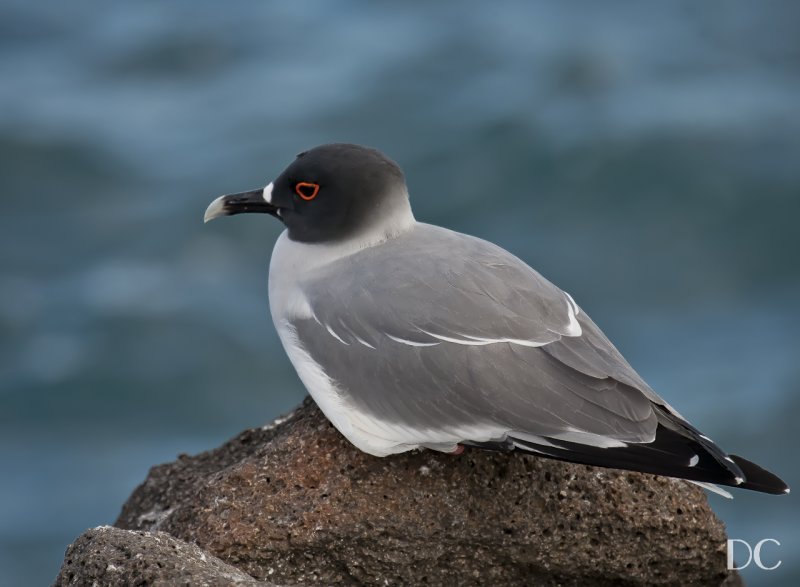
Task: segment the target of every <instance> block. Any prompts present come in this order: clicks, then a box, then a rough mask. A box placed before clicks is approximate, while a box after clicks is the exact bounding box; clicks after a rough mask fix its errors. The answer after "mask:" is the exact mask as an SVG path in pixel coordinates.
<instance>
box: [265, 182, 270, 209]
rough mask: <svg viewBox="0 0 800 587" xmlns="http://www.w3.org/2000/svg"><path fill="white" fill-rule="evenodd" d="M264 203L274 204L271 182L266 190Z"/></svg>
mask: <svg viewBox="0 0 800 587" xmlns="http://www.w3.org/2000/svg"><path fill="white" fill-rule="evenodd" d="M264 201H265V202H266V203H267V204H271V203H272V182H269V183H268V184H267V185H266V187H265V188H264Z"/></svg>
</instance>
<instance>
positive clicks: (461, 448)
mask: <svg viewBox="0 0 800 587" xmlns="http://www.w3.org/2000/svg"><path fill="white" fill-rule="evenodd" d="M462 452H464V445H463V444H457V445H456V449H455V450H454V451H451V452H449V453H447V454H451V455H460V454H461V453H462Z"/></svg>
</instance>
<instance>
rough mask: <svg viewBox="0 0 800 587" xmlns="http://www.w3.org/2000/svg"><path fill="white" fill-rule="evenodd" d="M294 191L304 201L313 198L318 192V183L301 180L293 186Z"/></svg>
mask: <svg viewBox="0 0 800 587" xmlns="http://www.w3.org/2000/svg"><path fill="white" fill-rule="evenodd" d="M294 191H295V193H296V194H297V195H298V196H300V197H301V198H303V199H304V200H305V201H306V202H308V201H311V200H313V199H314V198H316V197H317V194H318V193H319V184H318V183H311V182H308V181H301V182H300V183H298V184H296V185H295V186H294Z"/></svg>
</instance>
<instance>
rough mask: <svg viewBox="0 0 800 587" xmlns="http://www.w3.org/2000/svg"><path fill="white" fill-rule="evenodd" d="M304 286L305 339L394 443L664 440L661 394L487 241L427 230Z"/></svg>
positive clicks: (551, 290) (539, 280) (564, 298)
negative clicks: (514, 438)
mask: <svg viewBox="0 0 800 587" xmlns="http://www.w3.org/2000/svg"><path fill="white" fill-rule="evenodd" d="M301 285H302V290H303V292H304V293H305V295H306V296H307V298H308V301H309V305H310V307H311V309H312V312H313V315H314V316H313V318H310V319H301V320H296V321H294V322H293V323H292V326H293V328H294V330H295V332H296V334H297V336H298V338H299V340H300V342H301V343H302V345H303V346H304V347H305V349H306V351H307V352H308V353H309V354H310V356H311V357H312V358H313V359H314V361H315V362H317V363H319V364H320V365H321V366H322V368H323V369H324V371H325V372H326V374H327V375H328V376H329V377H331V378H332V379H333V380H334V381H335V382H336V383H337V384H338V387H339V388H340V390H341V391H342V393H344V394H345V395H346V396H347V397H346V400H347V402H348V403H350V404H351V405H354V406H356V407H357V409H358V410H359V411H361V412H362V413H364V414H368V415H369V416H371V417H373V418H374V419H375V420H377V421H380V422H383V423H385V424H386V427H387V430H386V434H387V435H389V434H396V435H400V436H402V435H403V434H404V433H406V434H407V435H408V437H409V439H410V438H411V437H414V435H417V436H419V437H425V438H426V439H428V443H429V444H433V443H435V442H436V441H437V440H442V441H443V442H447V439H451V438H452V437H453V436H452V435H456V436H458V435H459V434H463V435H466V434H472V435H473V436H481V435H482V436H483V437H472V438H470V437H466V436H465V437H463V438H461V440H473V441H485V440H490V439H491V438H490V437H498V436H499V437H503V436H504V434H505V432H509V431H513V432H514V434H516V435H518V436H521V437H526V436H536V437H540V436H547V437H552V438H561V439H572V440H575V439H577V440H579V441H588V442H591V443H600V445H603V443H607V444H608V445H609V446H615V445H618V444H619V442H620V441H624V442H646V441H650V440H652V439H653V437H654V434H655V429H656V426H657V418H656V415H655V413H654V410H653V406H652V403H651V400H653V401H656V402H662V400H660V399H659V398H658V396H656V395H655V393H654V392H653V391H652V390H651V389H650V388H649V387H648V386H647V385H646V384H645V383H644V381H642V380H641V378H640V377H639V376H638V375H637V374H636V373H635V371H634V370H633V369H632V368H631V367H630V365H628V363H627V362H626V361H625V360H624V359H623V358H622V356H621V355H620V354H619V353H618V352H617V351H616V349H615V348H614V347H613V346H612V345H611V343H610V342H609V341H608V340H607V339H606V338H605V337H604V336H603V335H602V333H601V332H600V331H599V329H598V328H597V327H596V326H595V325H594V323H593V322H592V321H591V320H590V319H589V318H588V316H586V314H585V313H583V312H581V311H580V309H579V308H578V307H577V306H576V305H575V303H574V302H573V300H572V299H571V298H570V297H569V296H568V295H567V294H565V293H564V292H562V291H561V290H560V289H558V288H557V287H555V286H554V285H553V284H551V283H550V282H549V281H547V280H546V279H544V278H543V277H542V276H541V275H539V274H538V273H537V272H535V271H534V270H533V269H531V268H530V267H528V266H527V265H525V264H524V263H523V262H522V261H520V260H519V259H517V258H516V257H514V256H513V255H511V254H510V253H508V252H506V251H504V250H503V249H501V248H499V247H496V246H495V245H492V244H491V243H488V242H485V241H482V240H480V239H476V238H473V237H468V236H466V235H462V234H458V233H454V232H451V231H446V230H444V229H439V228H436V227H430V226H425V225H422V226H420V227H418V228H417V229H415V231H414V232H413V233H412V234H411V235H407V236H403V237H400V238H397V239H394V240H392V241H389V242H387V243H385V244H383V245H381V246H378V247H373V248H370V249H366V250H364V251H361V252H359V253H357V254H354V255H351V256H349V257H347V258H345V259H342V260H339V261H337V262H335V263H333V264H331V265H330V266H328V267H327V268H326V269H325V270H324V272H322V273H320V274H318V275H316V276H315V278H314V280H313V281H310V282H307V283H304V284H301ZM398 431H400V432H398ZM441 432H449V433H451V435H450V436H447V434H439V433H441ZM426 434H427V436H426ZM420 444H425V443H424V442H420Z"/></svg>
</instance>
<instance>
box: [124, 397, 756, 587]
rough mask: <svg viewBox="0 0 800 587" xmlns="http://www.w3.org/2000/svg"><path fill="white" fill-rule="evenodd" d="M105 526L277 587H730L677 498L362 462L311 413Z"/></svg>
mask: <svg viewBox="0 0 800 587" xmlns="http://www.w3.org/2000/svg"><path fill="white" fill-rule="evenodd" d="M116 525H117V526H118V527H120V528H125V529H130V530H140V531H150V532H153V531H160V532H165V533H167V534H169V535H171V536H173V537H175V538H178V539H180V540H183V541H186V542H189V543H192V544H196V545H198V546H199V547H200V548H201V549H203V550H204V551H205V552H207V553H209V554H210V555H213V556H216V557H218V558H219V559H221V560H222V561H224V562H225V563H227V564H229V565H232V566H234V567H236V568H237V569H239V570H241V571H244V572H245V573H247V574H248V575H249V576H250V577H252V578H254V579H255V580H260V581H276V582H279V583H285V584H291V585H426V584H427V585H721V584H723V583H724V584H725V585H737V584H740V582H739V578H738V575H736V574H729V573H728V571H727V570H726V564H725V563H726V560H725V558H726V557H725V541H726V536H725V530H724V527H723V525H722V523H721V522H720V521H719V520H718V519H717V518H716V517H715V516H714V514H713V513H712V512H711V510H710V508H709V507H708V504H707V501H706V496H705V494H704V492H703V491H702V490H701V489H699V488H697V487H695V486H693V485H690V484H689V483H686V482H684V481H679V480H674V479H668V478H664V477H657V476H653V475H643V474H638V473H629V472H622V471H614V470H609V469H602V468H596V467H589V466H584V465H573V464H567V463H562V462H558V461H554V460H550V459H544V458H538V457H535V456H528V455H522V454H517V453H512V454H504V453H495V452H488V451H481V450H477V449H467V450H465V452H464V453H462V454H461V455H457V456H456V455H447V454H442V453H437V452H433V451H414V452H410V453H405V454H401V455H395V456H391V457H386V458H377V457H373V456H370V455H367V454H364V453H362V452H360V451H358V450H357V449H356V448H354V447H353V446H352V445H351V444H349V443H348V442H347V440H345V439H344V438H343V437H342V436H341V435H340V434H339V433H338V432H337V431H336V430H335V429H334V428H333V427H332V426H331V425H330V423H329V422H328V421H327V420H326V419H325V417H324V416H323V415H322V414H321V412H320V411H319V410H318V408H317V407H316V405H315V404H314V403H313V402H311V401H310V400H306V401H305V402H304V403H303V404H302V405H301V406H300V407H299V408H298V409H297V410H296V411H295V412H293V413H292V414H291V415H289V416H287V417H286V418H283V419H281V420H279V421H277V422H276V423H275V424H274V425H272V426H269V427H265V428H263V429H253V430H247V431H245V432H243V433H241V434H240V435H239V436H238V437H236V438H234V439H232V440H231V441H229V442H227V443H226V444H224V445H223V446H221V447H220V448H218V449H215V450H212V451H209V452H206V453H202V454H200V455H197V456H193V457H189V456H181V457H179V458H178V460H177V461H176V462H173V463H169V464H165V465H160V466H157V467H154V468H153V469H152V470H151V471H150V474H149V476H148V478H147V480H146V481H145V482H144V483H143V484H142V485H141V486H139V487H138V488H137V489H136V490H135V491H134V493H133V495H132V496H131V497H130V499H129V500H128V502H127V503H126V504H125V505H124V507H123V509H122V513H121V515H120V517H119V519H118V520H117V521H116Z"/></svg>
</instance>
